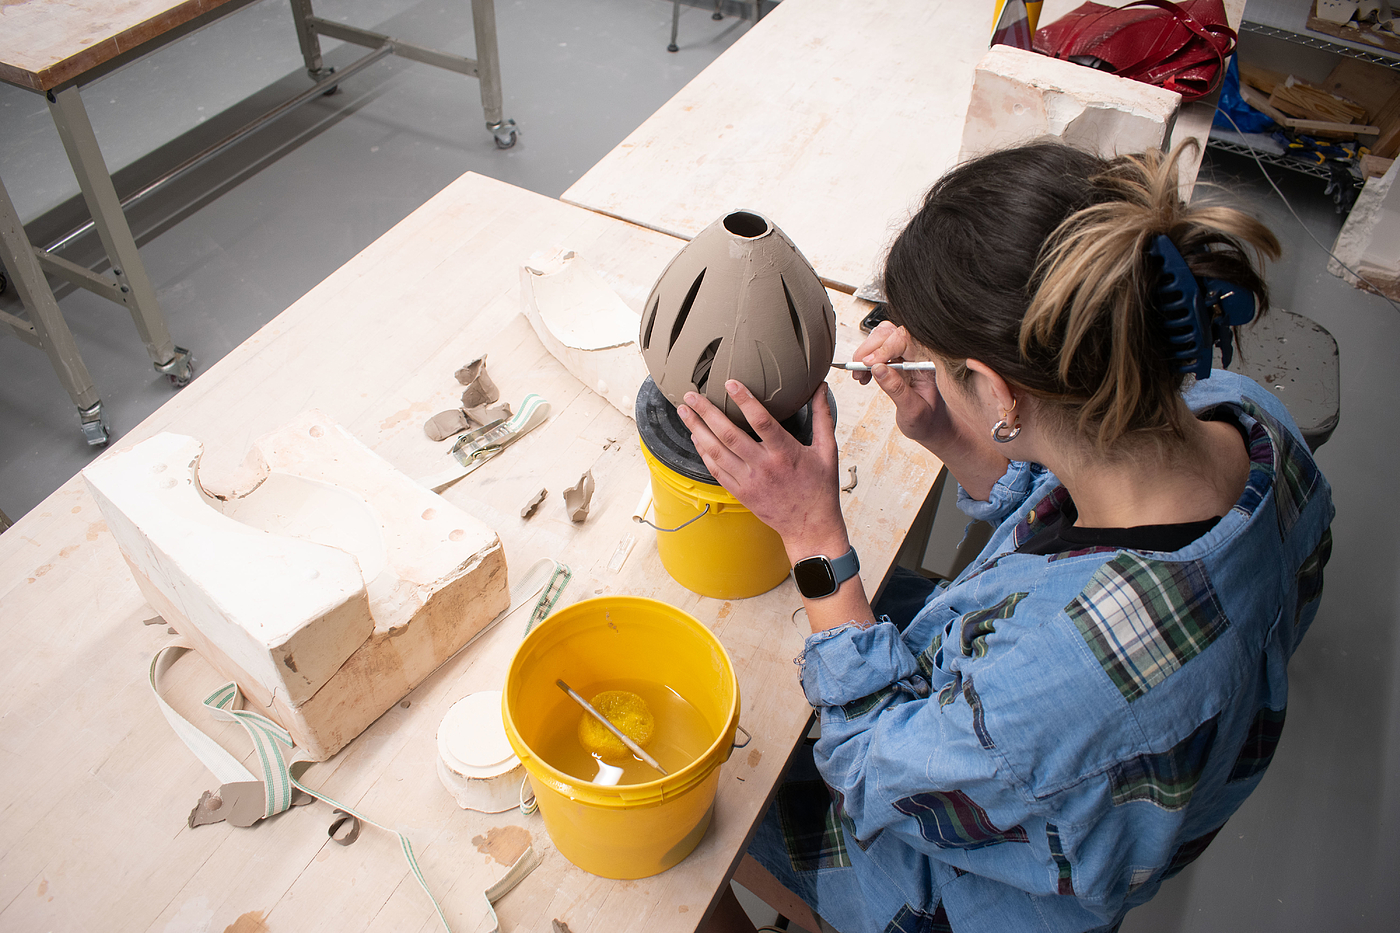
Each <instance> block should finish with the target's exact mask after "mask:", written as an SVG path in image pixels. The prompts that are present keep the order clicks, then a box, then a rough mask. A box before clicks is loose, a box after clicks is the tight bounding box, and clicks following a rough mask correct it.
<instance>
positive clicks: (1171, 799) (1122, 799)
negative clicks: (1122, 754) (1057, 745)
mask: <svg viewBox="0 0 1400 933" xmlns="http://www.w3.org/2000/svg"><path fill="white" fill-rule="evenodd" d="M1215 729H1216V717H1214V716H1212V717H1211V718H1210V719H1208V720H1206V721H1205V722H1203V723H1201V725H1199V726H1197V727H1196V731H1195V732H1192V733H1191V734H1190V735H1188V736H1187V737H1186V738H1184V739H1182V740H1181V741H1180V742H1178V743H1177V744H1176V745H1175V746H1174V747H1172V748H1170V749H1168V750H1167V751H1165V752H1161V753H1158V754H1155V755H1138V756H1136V757H1134V758H1129V759H1128V760H1127V761H1123V762H1119V763H1118V764H1116V765H1114V766H1113V767H1112V768H1110V769H1109V772H1108V782H1109V786H1110V788H1111V789H1112V791H1113V805H1114V806H1122V805H1123V804H1125V803H1131V802H1132V801H1134V800H1146V801H1148V802H1150V803H1154V804H1156V805H1157V806H1159V807H1161V808H1162V809H1163V810H1180V809H1181V808H1182V807H1185V806H1186V805H1187V804H1188V803H1190V802H1191V795H1192V794H1194V793H1195V792H1196V785H1197V784H1198V783H1199V782H1200V780H1201V773H1202V772H1203V771H1205V767H1206V761H1207V759H1209V758H1210V750H1211V747H1212V746H1213V745H1214V744H1215Z"/></svg>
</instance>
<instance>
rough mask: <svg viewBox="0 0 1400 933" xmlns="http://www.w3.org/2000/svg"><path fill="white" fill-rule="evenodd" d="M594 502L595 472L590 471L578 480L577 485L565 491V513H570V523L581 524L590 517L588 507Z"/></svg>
mask: <svg viewBox="0 0 1400 933" xmlns="http://www.w3.org/2000/svg"><path fill="white" fill-rule="evenodd" d="M592 501H593V471H592V470H588V471H587V472H585V473H584V474H583V475H582V476H580V477H579V478H578V483H577V485H574V486H570V487H569V488H568V489H566V490H564V511H566V512H568V513H569V521H571V522H581V521H583V520H584V519H585V518H587V517H588V506H589V504H590V503H591V502H592Z"/></svg>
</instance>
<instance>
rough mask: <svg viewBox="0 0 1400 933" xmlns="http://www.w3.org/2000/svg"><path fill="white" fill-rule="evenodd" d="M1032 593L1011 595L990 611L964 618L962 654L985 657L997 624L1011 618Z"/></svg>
mask: <svg viewBox="0 0 1400 933" xmlns="http://www.w3.org/2000/svg"><path fill="white" fill-rule="evenodd" d="M1029 595H1031V594H1030V593H1011V594H1008V595H1007V596H1006V597H1005V598H1004V599H1002V600H1001V602H999V603H997V604H996V605H995V606H992V607H991V608H988V609H978V610H976V611H974V612H969V613H966V614H964V615H963V617H962V653H963V656H964V657H969V658H970V657H973V656H976V657H979V658H981V657H985V656H986V654H987V636H988V635H991V634H992V633H993V632H995V631H996V627H995V623H996V622H997V621H998V620H1000V619H1009V618H1011V615H1012V613H1014V612H1015V611H1016V604H1017V603H1019V602H1020V601H1021V600H1023V599H1025V598H1026V597H1027V596H1029Z"/></svg>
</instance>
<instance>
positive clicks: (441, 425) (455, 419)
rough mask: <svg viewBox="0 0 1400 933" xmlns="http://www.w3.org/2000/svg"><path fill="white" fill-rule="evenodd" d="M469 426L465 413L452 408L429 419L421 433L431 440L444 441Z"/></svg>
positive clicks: (469, 422)
mask: <svg viewBox="0 0 1400 933" xmlns="http://www.w3.org/2000/svg"><path fill="white" fill-rule="evenodd" d="M471 425H472V423H471V421H470V420H469V419H468V418H467V413H466V412H464V411H462V410H461V409H460V408H453V409H451V410H450V411H440V412H438V413H437V414H436V415H433V416H432V417H431V418H429V419H428V421H427V423H426V424H424V425H423V433H424V434H426V435H428V437H429V439H431V440H435V441H445V440H447V439H448V438H449V437H451V436H452V435H454V434H461V433H462V432H463V431H465V430H466V429H467V428H469V427H471Z"/></svg>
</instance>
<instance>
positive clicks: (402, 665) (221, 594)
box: [83, 412, 510, 761]
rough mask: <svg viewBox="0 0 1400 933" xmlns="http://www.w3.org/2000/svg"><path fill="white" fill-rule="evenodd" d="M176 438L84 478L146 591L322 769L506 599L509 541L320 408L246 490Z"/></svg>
mask: <svg viewBox="0 0 1400 933" xmlns="http://www.w3.org/2000/svg"><path fill="white" fill-rule="evenodd" d="M202 451H203V448H202V446H201V444H200V443H199V441H197V440H195V439H194V438H191V437H184V436H181V435H177V434H158V435H156V436H155V437H153V438H150V439H149V440H146V441H143V442H142V443H140V444H137V445H136V446H135V447H132V448H130V449H129V450H124V451H120V452H117V453H115V454H112V455H110V456H108V457H104V458H103V459H102V460H99V461H98V462H96V463H94V464H92V465H91V466H89V467H88V468H87V469H85V470H84V471H83V478H84V479H85V480H86V481H87V485H88V488H89V489H90V490H91V492H92V494H93V497H94V498H95V499H96V500H97V503H98V506H99V507H100V508H101V510H102V515H103V517H104V519H106V522H107V525H108V527H110V528H111V531H112V535H113V537H114V538H115V539H116V541H117V545H118V547H119V548H120V549H121V553H122V557H123V558H125V559H126V562H127V565H128V567H130V568H131V571H132V574H133V576H134V577H135V578H136V583H137V585H138V587H139V588H140V589H141V593H142V595H143V596H144V597H145V598H146V600H147V601H148V602H149V603H150V604H151V605H152V606H153V607H154V608H155V609H156V611H157V612H159V613H160V615H161V616H162V617H164V618H165V619H166V621H168V622H169V623H171V624H172V625H173V626H175V628H176V629H177V630H178V631H179V632H180V634H181V635H183V636H185V637H186V638H188V639H189V640H190V641H191V642H192V643H193V644H194V645H195V647H196V648H197V649H198V650H199V653H200V654H201V655H202V656H203V658H204V659H205V660H206V661H208V662H209V664H211V665H212V666H213V667H214V668H215V669H217V670H218V671H219V672H220V673H222V674H223V675H224V676H225V677H228V678H229V679H231V680H234V681H236V682H237V683H238V685H239V687H240V688H241V689H242V691H243V693H244V696H245V697H246V699H247V701H248V704H249V706H250V708H252V709H254V710H256V711H258V712H262V713H265V714H267V715H268V716H270V717H271V718H272V719H274V720H276V721H277V722H278V723H280V724H281V725H282V726H283V727H285V728H286V729H287V730H288V731H289V732H291V733H292V737H293V738H294V739H295V741H296V743H297V745H298V746H300V747H301V748H303V749H305V750H306V752H307V753H308V754H309V755H311V756H312V757H314V758H315V759H316V760H318V761H319V760H323V759H325V758H328V757H329V756H331V755H333V754H335V752H336V751H337V750H339V749H340V748H341V747H343V746H344V745H345V744H346V743H347V742H349V741H350V740H351V739H353V738H355V736H357V735H359V734H360V732H362V731H363V730H364V729H365V728H366V727H367V726H368V725H369V724H370V723H371V722H373V721H374V720H375V719H377V718H378V717H379V716H380V715H381V714H382V713H383V712H384V711H385V710H387V709H388V708H389V707H390V706H392V705H393V704H394V703H397V702H398V701H399V700H400V699H402V698H403V696H404V694H406V693H408V691H409V690H411V689H413V687H415V686H417V685H418V684H419V683H420V682H421V681H422V680H423V678H425V677H427V676H428V675H429V674H430V673H432V672H433V670H435V669H436V668H437V667H438V666H439V665H440V664H442V662H443V661H445V660H447V659H448V658H449V657H451V656H452V655H453V654H454V653H456V651H457V650H458V649H460V648H461V647H462V645H464V644H466V642H467V641H468V640H469V639H470V638H471V637H472V636H473V635H475V634H476V633H477V632H479V631H481V629H482V628H484V627H485V626H486V625H487V624H488V623H489V622H490V621H491V620H492V619H493V618H494V617H495V616H496V615H497V614H498V613H499V612H500V611H501V610H502V609H504V608H505V607H506V606H507V605H508V604H509V602H510V594H509V591H508V589H507V586H506V565H505V556H504V552H503V551H502V548H501V543H500V539H499V538H498V537H497V536H496V533H495V532H494V531H492V530H491V529H490V528H487V527H486V526H485V525H483V524H482V523H481V522H479V521H478V520H477V519H475V518H473V517H472V516H471V515H469V514H467V513H466V512H464V511H462V510H461V509H459V508H457V507H456V506H454V505H452V504H451V503H449V502H447V501H446V500H445V499H443V498H442V497H440V496H437V495H435V494H433V493H432V492H429V491H428V490H427V489H425V488H423V487H422V486H420V485H418V484H417V483H415V482H413V481H412V480H411V479H409V478H408V477H407V476H404V475H403V474H402V473H399V472H398V471H397V470H395V469H394V468H393V467H392V466H391V465H390V464H389V463H388V462H386V461H385V460H383V459H382V458H380V457H379V456H378V455H377V454H375V453H374V452H373V451H371V450H370V449H369V448H368V447H365V446H364V445H363V444H361V443H360V442H359V441H357V440H356V439H355V438H354V437H352V436H351V435H350V434H349V433H348V432H346V431H345V430H344V429H343V428H341V427H340V426H338V425H336V424H334V423H333V422H331V421H329V420H328V419H326V418H325V416H324V415H321V414H320V413H318V412H306V413H304V414H303V415H301V416H300V417H299V418H298V419H297V420H296V421H294V422H293V423H292V424H290V425H288V426H287V427H285V428H282V429H281V430H279V431H276V432H273V433H272V434H269V435H267V436H266V437H263V438H260V439H259V440H258V441H256V442H255V444H254V446H253V449H252V450H251V451H250V453H249V456H248V463H247V468H246V470H245V474H244V476H243V477H241V478H240V479H239V480H238V488H236V489H234V490H230V491H227V492H223V493H217V494H215V493H214V491H212V490H206V489H205V488H204V487H203V485H202V484H201V482H200V477H199V460H200V456H201V454H202Z"/></svg>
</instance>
